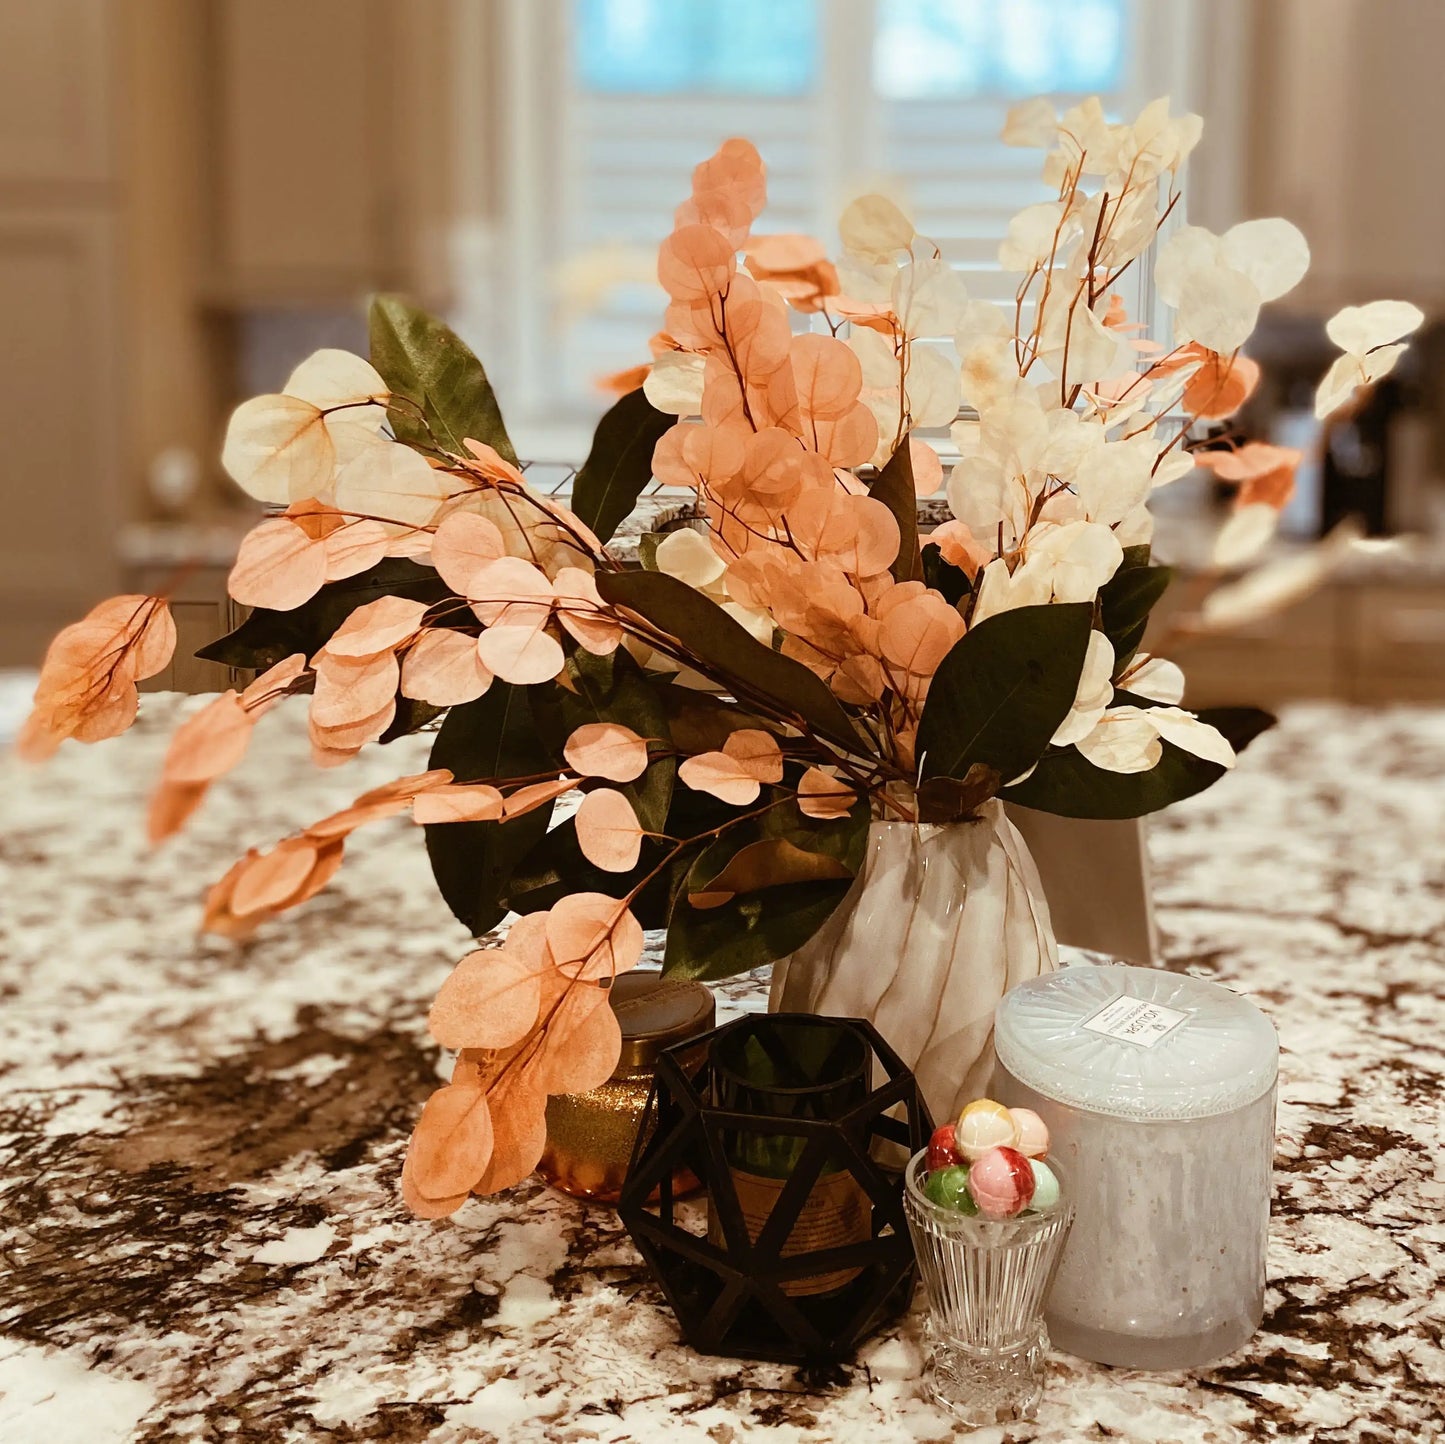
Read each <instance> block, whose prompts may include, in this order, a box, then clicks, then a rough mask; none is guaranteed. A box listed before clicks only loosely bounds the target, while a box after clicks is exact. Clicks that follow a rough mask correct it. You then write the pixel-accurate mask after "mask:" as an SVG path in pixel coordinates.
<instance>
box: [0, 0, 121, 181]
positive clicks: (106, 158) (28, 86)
mask: <svg viewBox="0 0 1445 1444" xmlns="http://www.w3.org/2000/svg"><path fill="white" fill-rule="evenodd" d="M111 3H112V0H0V183H11V182H20V183H28V184H37V183H38V184H41V185H44V186H47V187H54V186H57V185H67V184H75V183H95V182H104V181H106V180H107V179H108V178H109V174H110V129H109V116H110V104H111V100H110V84H109V80H110V74H111V70H110V53H109V47H110V43H111V28H112V21H113V18H114V16H113V12H112V8H111Z"/></svg>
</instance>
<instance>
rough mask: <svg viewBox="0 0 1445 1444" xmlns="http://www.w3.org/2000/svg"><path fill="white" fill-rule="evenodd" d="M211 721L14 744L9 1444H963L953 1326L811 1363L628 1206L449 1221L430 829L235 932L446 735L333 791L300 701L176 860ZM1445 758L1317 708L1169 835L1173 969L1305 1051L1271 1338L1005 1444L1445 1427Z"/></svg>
mask: <svg viewBox="0 0 1445 1444" xmlns="http://www.w3.org/2000/svg"><path fill="white" fill-rule="evenodd" d="M195 705H196V701H195V699H189V700H182V699H177V698H172V697H161V696H148V697H146V698H145V699H144V707H143V715H142V719H141V721H140V722H139V723H138V725H137V727H136V728H135V730H134V731H133V732H131V733H130V734H128V735H127V736H126V737H125V738H123V739H121V740H120V741H118V742H112V743H109V744H106V745H104V746H101V747H94V748H83V747H79V746H76V745H74V744H69V743H68V744H66V747H65V748H64V749H63V750H62V752H61V754H60V755H59V756H58V757H57V758H56V759H54V761H53V762H52V763H51V764H50V765H49V766H48V767H47V768H45V769H42V770H38V771H32V770H26V769H22V768H21V767H20V766H19V765H18V764H16V763H15V762H14V760H13V759H10V758H5V759H0V795H3V797H4V812H3V815H4V827H3V828H0V897H3V899H4V901H3V909H0V997H3V1008H0V1115H3V1116H0V1157H3V1160H4V1162H3V1169H0V1199H3V1204H0V1439H4V1440H5V1441H6V1444H30V1441H43V1444H60V1441H66V1440H70V1439H77V1440H80V1439H83V1440H85V1441H86V1444H108V1441H120V1440H124V1439H130V1438H134V1439H138V1440H145V1441H160V1440H167V1441H169V1440H185V1439H239V1440H292V1439H298V1440H299V1439H308V1440H309V1439H322V1440H341V1441H360V1440H423V1439H435V1440H441V1441H450V1440H487V1439H490V1438H493V1437H495V1438H497V1439H500V1440H506V1441H508V1444H529V1441H540V1440H548V1441H552V1440H557V1441H590V1440H605V1441H619V1444H620V1441H639V1444H650V1441H654V1440H656V1441H664V1440H665V1441H668V1444H690V1441H698V1444H705V1441H706V1444H739V1441H744V1440H750V1439H755V1438H763V1437H767V1438H769V1439H777V1440H782V1441H788V1444H803V1441H810V1444H811V1441H852V1440H859V1441H867V1444H894V1441H912V1440H939V1439H946V1438H951V1437H962V1436H963V1433H964V1431H962V1430H960V1431H958V1432H957V1434H955V1433H954V1432H953V1431H952V1430H951V1428H950V1424H949V1422H948V1421H947V1420H946V1419H945V1418H944V1417H943V1416H942V1415H940V1414H939V1413H937V1412H936V1411H935V1410H934V1409H933V1408H932V1407H931V1406H930V1405H929V1404H928V1403H926V1402H925V1401H924V1399H923V1398H922V1397H921V1395H920V1390H919V1382H918V1375H919V1367H920V1319H919V1315H918V1313H917V1312H916V1311H915V1313H914V1314H913V1315H912V1316H910V1317H909V1318H908V1319H907V1320H905V1321H904V1323H903V1324H902V1325H901V1326H900V1327H898V1328H896V1329H894V1330H893V1331H891V1332H889V1333H887V1334H884V1335H882V1336H880V1337H878V1338H876V1339H875V1340H874V1341H872V1342H871V1343H870V1344H868V1345H867V1346H865V1348H864V1349H863V1351H862V1353H861V1354H860V1356H859V1357H858V1359H857V1362H856V1364H855V1365H854V1366H852V1367H851V1368H849V1369H840V1370H838V1371H837V1372H836V1373H835V1374H834V1375H833V1376H832V1377H831V1378H829V1379H817V1378H814V1379H804V1378H801V1377H800V1376H799V1375H798V1374H797V1373H796V1372H795V1371H793V1370H791V1369H788V1368H783V1367H778V1366H772V1365H755V1364H741V1363H735V1362H731V1361H728V1360H716V1359H705V1358H701V1357H698V1356H696V1355H694V1354H692V1353H690V1352H689V1351H688V1350H687V1349H685V1348H684V1347H682V1346H681V1344H680V1343H679V1342H678V1338H677V1335H676V1332H675V1330H674V1327H673V1323H672V1320H671V1317H670V1315H669V1314H668V1313H667V1312H666V1310H665V1309H664V1308H663V1307H662V1306H661V1300H660V1296H659V1293H658V1291H657V1289H656V1288H655V1287H654V1286H653V1285H652V1284H651V1282H650V1281H649V1279H648V1276H647V1274H646V1273H645V1272H644V1270H643V1269H642V1268H641V1267H640V1265H639V1263H638V1259H637V1257H636V1255H635V1253H634V1252H633V1250H632V1248H631V1247H630V1245H629V1243H628V1241H627V1239H626V1237H625V1235H624V1234H623V1233H622V1232H621V1231H620V1229H619V1227H618V1225H617V1223H616V1220H615V1218H614V1217H613V1216H612V1215H611V1214H610V1213H608V1212H607V1211H605V1210H599V1209H591V1208H588V1207H585V1206H583V1205H580V1204H577V1203H574V1202H572V1201H571V1200H569V1199H566V1198H564V1197H561V1196H559V1195H556V1194H553V1193H549V1192H548V1191H547V1190H546V1189H544V1188H542V1187H541V1186H540V1185H538V1184H535V1183H528V1184H525V1185H523V1186H521V1187H520V1188H518V1189H516V1190H514V1191H513V1192H511V1193H510V1194H508V1195H506V1196H503V1197H499V1198H495V1199H486V1200H476V1201H473V1202H471V1203H469V1204H468V1205H467V1206H466V1207H465V1208H464V1209H463V1210H462V1211H461V1212H460V1213H459V1214H457V1215H456V1216H455V1218H453V1219H450V1220H447V1221H443V1222H438V1223H421V1222H416V1221H414V1220H412V1219H411V1218H410V1217H409V1216H408V1215H407V1213H406V1212H405V1210H404V1209H403V1208H402V1206H401V1204H400V1202H399V1201H398V1198H397V1192H396V1182H397V1174H398V1171H399V1169H400V1167H401V1158H402V1151H403V1148H404V1144H405V1139H406V1135H407V1132H408V1130H409V1128H410V1126H411V1123H412V1120H413V1119H414V1117H415V1115H416V1111H417V1108H418V1106H419V1103H420V1100H421V1099H422V1098H423V1097H424V1096H425V1094H426V1093H427V1091H428V1090H429V1088H430V1087H431V1086H432V1085H433V1082H434V1079H435V1076H436V1062H437V1058H436V1050H435V1049H434V1047H432V1046H431V1045H430V1043H429V1042H428V1039H427V1036H426V1033H425V1029H424V1020H425V1014H426V1009H427V1006H428V1004H429V1002H430V999H431V997H432V994H433V992H434V991H435V989H436V987H437V985H438V984H439V983H440V981H441V980H442V978H443V977H445V975H446V973H447V971H448V969H449V967H450V966H451V964H452V962H453V961H454V960H455V958H456V957H457V956H458V955H459V954H460V953H462V952H463V951H465V949H466V939H465V937H464V936H463V933H462V929H461V928H460V927H459V926H458V925H457V924H455V923H454V922H452V921H451V919H450V918H449V916H448V915H447V913H446V912H445V909H444V908H443V907H442V906H441V904H440V903H439V901H438V900H437V898H436V896H435V894H434V892H433V889H432V884H431V879H430V874H429V872H428V869H427V864H426V859H425V855H424V851H423V848H422V846H421V839H420V837H419V836H418V835H416V833H415V831H414V830H413V829H412V828H411V827H410V825H409V824H408V823H407V822H406V821H405V820H393V821H390V822H386V823H382V824H378V825H376V826H374V827H372V828H371V829H370V830H367V831H363V832H361V833H358V834H357V835H355V836H354V837H353V839H352V840H351V842H350V844H349V846H348V858H347V863H346V866H345V867H344V868H343V870H342V872H341V874H340V877H339V879H338V880H337V883H336V884H335V885H334V886H333V887H332V888H331V889H330V890H329V891H327V892H325V893H323V894H322V895H321V896H320V897H319V898H317V899H316V900H315V901H314V902H312V903H311V904H310V905H308V906H307V907H306V908H305V909H303V910H301V911H300V912H298V913H297V914H295V915H294V916H292V917H290V918H287V919H283V920H280V921H279V922H276V923H273V924H271V925H270V926H269V927H268V928H266V929H265V930H263V931H262V933H261V934H260V936H259V937H258V938H257V939H256V940H255V941H254V942H253V943H251V944H250V945H248V946H246V947H244V948H241V949H233V948H231V947H230V946H229V945H227V944H224V943H222V942H220V941H219V940H215V939H201V940H197V938H196V935H195V924H196V919H197V916H198V897H199V894H200V892H201V890H202V889H203V887H204V886H205V885H206V884H207V883H209V882H210V881H211V880H212V879H214V878H215V877H217V876H218V875H219V874H220V873H221V872H222V871H223V870H224V869H225V867H226V866H227V865H228V864H229V863H230V862H231V860H232V859H233V858H234V856H235V855H237V854H238V853H239V852H240V851H242V850H243V849H244V848H245V847H246V846H247V845H248V844H251V843H266V842H269V841H271V840H273V839H274V838H276V837H279V836H281V835H283V834H284V833H286V832H288V831H289V830H291V829H292V828H294V827H296V826H299V825H300V824H302V823H304V822H307V821H309V820H312V819H314V818H316V817H319V816H321V815H323V814H324V813H326V812H328V811H330V810H331V809H332V808H333V807H335V806H338V805H340V804H341V803H342V802H344V801H346V800H348V799H349V798H350V797H351V796H352V795H353V793H355V792H358V791H360V790H362V789H363V788H364V787H366V786H369V785H373V784H375V783H377V782H380V781H382V780H384V779H386V778H389V777H392V776H395V775H397V774H399V773H402V772H405V771H411V770H416V769H417V768H419V767H420V766H421V765H422V761H423V758H424V755H425V747H426V739H424V738H411V739H404V740H403V741H401V742H399V743H396V744H394V745H392V746H390V747H388V748H384V749H372V750H371V752H370V754H369V755H366V756H363V757H362V758H361V759H359V761H358V762H357V763H355V764H353V765H352V766H350V767H348V768H344V769H341V770H339V771H331V772H324V773H318V772H314V771H312V770H311V769H310V768H309V767H308V766H307V765H306V763H305V760H304V754H305V741H304V725H302V719H301V714H300V712H299V710H289V711H288V708H286V707H282V708H278V709H276V711H275V712H273V713H272V714H270V715H269V716H267V717H266V718H265V719H264V720H263V721H262V722H261V724H260V732H261V735H260V736H259V737H258V738H257V740H256V743H255V744H254V745H253V747H252V750H251V755H250V756H249V758H248V759H247V761H246V762H245V763H244V764H243V766H242V767H241V769H240V770H239V771H238V772H237V773H236V774H235V775H234V776H233V777H232V778H231V779H229V780H227V781H225V782H223V783H222V784H221V785H220V786H219V787H218V788H217V789H216V790H215V792H214V794H213V796H212V797H211V798H210V800H209V801H208V803H207V805H206V807H205V809H204V810H203V811H202V813H201V814H200V815H199V817H198V818H197V819H196V821H195V823H194V824H193V826H192V828H191V830H190V831H189V832H188V833H187V834H185V835H184V836H182V837H181V838H179V839H177V840H175V841H173V842H172V843H170V844H168V845H167V846H166V847H164V848H162V849H160V850H159V851H157V852H155V853H147V852H146V850H145V848H144V845H143V841H142V833H141V827H142V812H143V809H142V805H141V801H142V797H143V794H144V792H145V790H146V788H147V787H148V785H149V784H150V782H151V780H152V779H153V778H154V776H155V774H156V771H157V768H158V766H159V762H160V757H161V753H162V750H163V747H164V743H165V739H166V735H167V731H168V728H169V725H170V724H171V723H173V722H174V720H175V719H176V717H177V715H178V714H179V712H181V711H182V710H185V709H187V708H190V707H194V706H195ZM1442 774H1445V712H1440V711H1425V710H1420V711H1409V710H1403V709H1402V710H1396V711H1388V712H1376V713H1371V712H1359V711H1349V710H1346V709H1343V708H1335V707H1325V706H1319V707H1311V708H1300V709H1296V710H1294V711H1292V712H1290V713H1289V714H1288V715H1287V716H1286V718H1285V720H1284V724H1283V725H1282V726H1281V728H1280V729H1279V730H1278V731H1277V732H1275V733H1273V734H1271V735H1269V736H1266V737H1265V738H1263V739H1262V740H1261V741H1260V742H1258V743H1257V744H1256V745H1255V747H1254V748H1252V749H1251V751H1250V752H1249V753H1248V754H1247V756H1246V758H1245V759H1244V761H1243V762H1242V764H1241V766H1240V767H1239V769H1238V770H1237V771H1236V772H1235V773H1234V774H1232V775H1231V776H1229V777H1228V778H1226V779H1225V780H1224V781H1223V782H1222V783H1221V784H1220V785H1219V786H1218V787H1216V788H1215V789H1214V790H1213V791H1211V792H1209V793H1207V794H1205V795H1204V796H1202V797H1200V798H1196V799H1194V800H1193V801H1192V802H1190V803H1187V804H1185V805H1183V806H1181V807H1179V808H1177V809H1176V810H1175V811H1173V812H1172V813H1171V814H1170V815H1169V816H1168V817H1167V818H1165V819H1164V820H1162V821H1160V822H1159V823H1158V824H1157V826H1156V827H1155V829H1154V832H1153V838H1152V848H1153V855H1154V860H1155V865H1156V886H1157V896H1158V901H1159V913H1160V921H1161V923H1162V929H1163V937H1164V953H1165V958H1166V962H1167V965H1168V966H1170V967H1172V968H1175V969H1180V970H1187V971H1189V972H1192V973H1197V974H1199V975H1200V976H1204V977H1209V978H1215V979H1218V980H1220V981H1222V982H1225V983H1227V984H1229V985H1231V986H1233V987H1236V988H1240V989H1242V990H1245V991H1247V992H1248V993H1249V994H1250V995H1251V996H1253V997H1254V998H1255V999H1256V1000H1257V1001H1258V1002H1259V1003H1260V1004H1261V1005H1262V1006H1263V1007H1264V1008H1265V1009H1266V1010H1267V1011H1268V1013H1269V1014H1270V1016H1271V1017H1272V1018H1273V1019H1274V1021H1275V1023H1276V1024H1277V1025H1278V1027H1279V1031H1280V1035H1281V1039H1282V1043H1283V1060H1282V1076H1281V1088H1280V1109H1279V1141H1278V1155H1277V1185H1278V1187H1277V1200H1276V1205H1275V1216H1274V1225H1273V1230H1272V1235H1271V1248H1270V1259H1269V1272H1270V1291H1269V1300H1268V1313H1267V1317H1266V1319H1265V1323H1264V1327H1263V1329H1262V1330H1261V1332H1260V1334H1259V1335H1258V1336H1257V1338H1256V1339H1255V1340H1254V1341H1253V1342H1252V1343H1251V1345H1250V1346H1249V1347H1248V1348H1247V1349H1246V1350H1244V1351H1243V1352H1241V1353H1239V1354H1237V1355H1235V1356H1233V1357H1231V1358H1229V1359H1226V1360H1224V1361H1222V1362H1221V1363H1219V1364H1218V1365H1216V1366H1215V1367H1213V1368H1210V1369H1206V1370H1201V1371H1196V1372H1191V1373H1176V1374H1152V1375H1150V1374H1142V1373H1130V1372H1124V1371H1119V1370H1109V1369H1104V1368H1100V1367H1096V1366H1093V1365H1090V1364H1085V1363H1082V1362H1080V1361H1078V1360H1075V1359H1071V1358H1068V1357H1065V1356H1062V1355H1059V1356H1055V1358H1054V1360H1053V1364H1052V1371H1053V1372H1052V1377H1051V1380H1050V1384H1049V1388H1048V1391H1047V1393H1046V1396H1045V1400H1044V1405H1043V1410H1042V1414H1041V1417H1040V1419H1039V1420H1038V1421H1037V1423H1035V1424H1032V1425H1018V1426H1013V1427H1012V1428H1010V1429H1008V1430H998V1429H994V1430H984V1431H981V1432H979V1433H977V1434H975V1435H973V1436H971V1437H972V1438H975V1439H978V1440H981V1441H985V1444H999V1441H1002V1440H1005V1439H1007V1440H1010V1441H1039V1444H1043V1441H1049V1444H1081V1441H1093V1440H1106V1439H1107V1440H1120V1439H1123V1440H1129V1441H1140V1444H1162V1441H1166V1440H1167V1441H1180V1444H1205V1441H1209V1444H1219V1441H1231V1440H1259V1439H1291V1440H1298V1439H1310V1440H1318V1441H1330V1444H1334V1441H1340V1444H1343V1441H1369V1444H1404V1441H1411V1444H1415V1441H1428V1440H1440V1439H1442V1438H1445V1423H1442V1400H1445V1347H1442V1338H1445V1287H1442V1286H1445V1158H1442V1152H1441V1136H1442V1124H1445V1112H1442V1092H1441V1084H1442V1081H1445V824H1442V808H1441V801H1442V797H1441V777H1442ZM761 991H762V990H761V985H760V983H758V982H757V981H756V980H743V981H741V982H740V983H738V984H735V985H732V986H731V987H730V988H729V990H728V992H729V994H730V998H731V1004H732V1005H734V1006H736V1005H744V1006H746V1005H749V1004H751V1005H756V1004H757V1003H758V1001H759V1000H760V998H761ZM1220 1187H1221V1188H1226V1187H1228V1180H1226V1179H1221V1180H1220Z"/></svg>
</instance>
